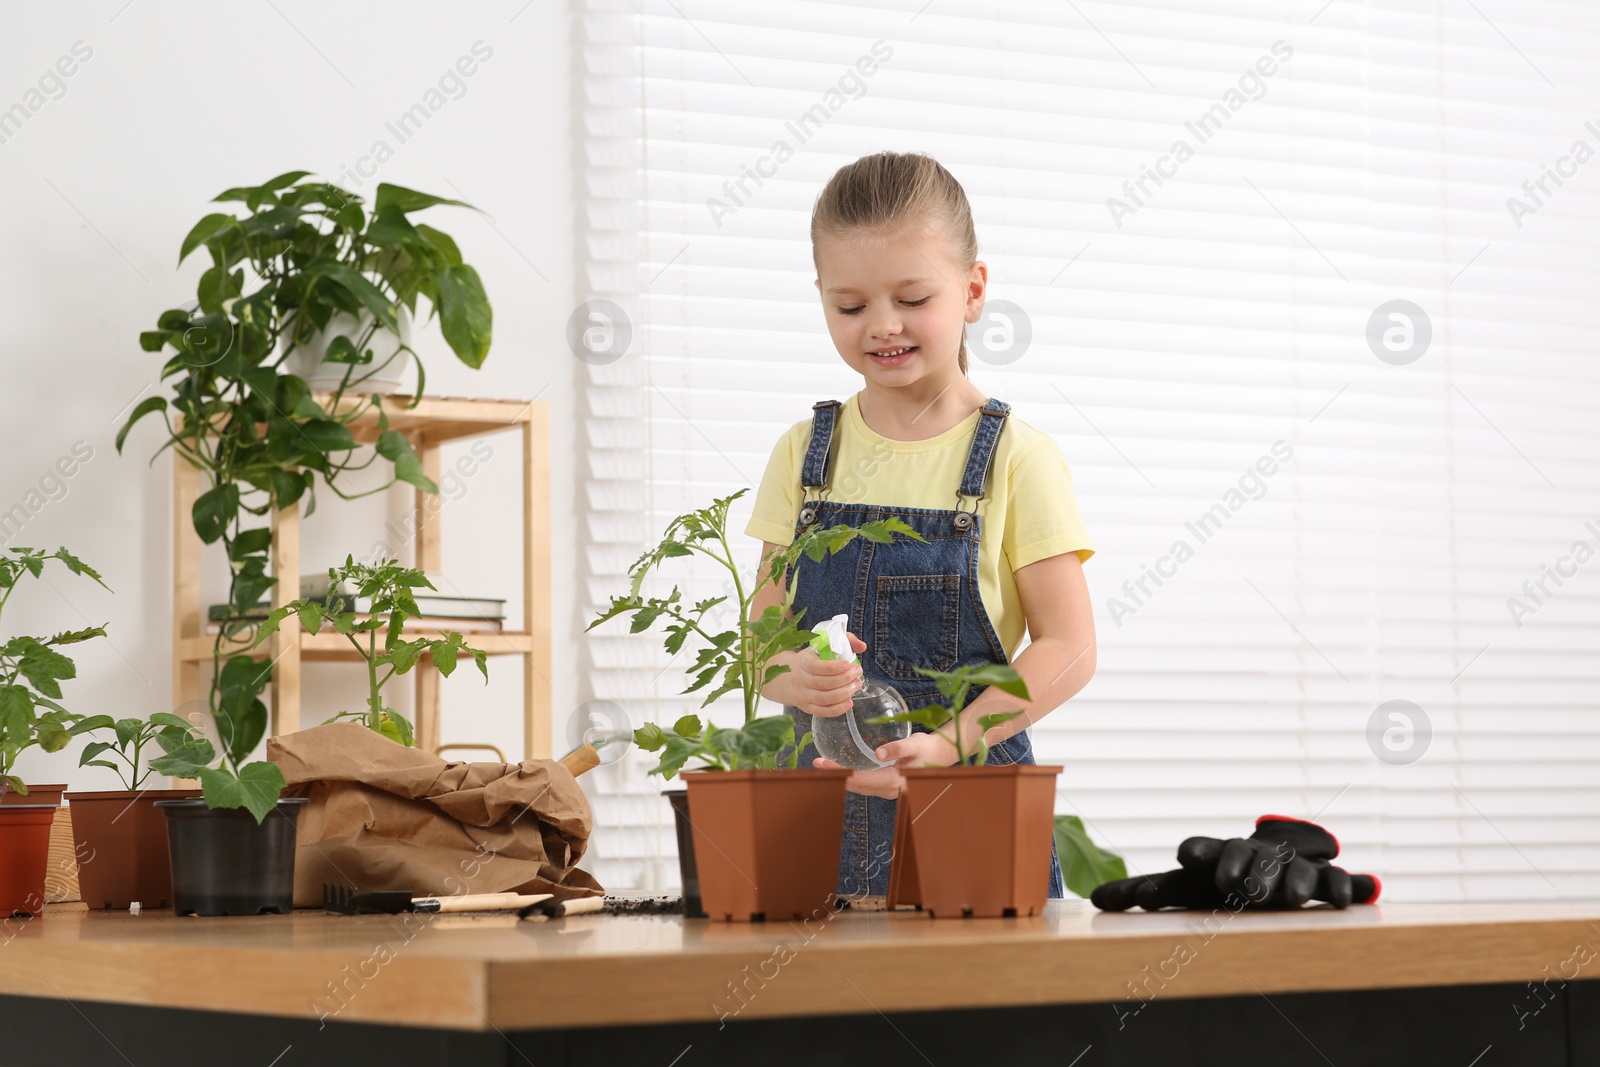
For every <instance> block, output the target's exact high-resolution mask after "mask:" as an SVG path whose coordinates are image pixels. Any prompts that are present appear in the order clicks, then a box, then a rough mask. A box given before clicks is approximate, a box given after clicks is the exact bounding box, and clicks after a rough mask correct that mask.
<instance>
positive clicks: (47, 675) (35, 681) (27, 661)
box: [17, 644, 78, 700]
mask: <svg viewBox="0 0 1600 1067" xmlns="http://www.w3.org/2000/svg"><path fill="white" fill-rule="evenodd" d="M17 670H18V671H19V672H20V673H21V674H22V676H23V677H24V678H26V679H28V682H29V684H30V685H32V686H33V687H34V688H35V689H37V690H38V691H39V692H41V693H43V694H44V695H45V696H47V697H55V698H56V699H57V700H60V699H61V686H59V685H57V684H56V683H57V682H58V681H60V680H62V679H66V678H75V677H77V674H78V668H77V667H75V666H74V665H73V663H72V661H71V660H70V659H68V658H67V657H65V656H63V655H62V654H61V653H59V652H57V651H55V650H54V649H52V648H47V647H46V646H44V645H39V644H34V645H29V646H28V650H27V651H26V652H24V653H23V654H22V659H21V660H20V661H19V662H18V664H17Z"/></svg>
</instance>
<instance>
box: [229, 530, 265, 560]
mask: <svg viewBox="0 0 1600 1067" xmlns="http://www.w3.org/2000/svg"><path fill="white" fill-rule="evenodd" d="M271 547H272V530H271V529H270V528H268V527H265V526H263V527H261V528H260V529H258V530H242V531H240V533H239V536H238V537H235V538H234V539H233V545H232V547H230V548H229V549H228V558H229V559H232V560H233V561H234V562H235V563H237V562H238V561H240V560H242V559H244V558H245V557H246V556H258V555H260V554H261V553H263V552H265V551H267V550H268V549H269V548H271Z"/></svg>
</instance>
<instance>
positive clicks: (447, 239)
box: [416, 222, 461, 267]
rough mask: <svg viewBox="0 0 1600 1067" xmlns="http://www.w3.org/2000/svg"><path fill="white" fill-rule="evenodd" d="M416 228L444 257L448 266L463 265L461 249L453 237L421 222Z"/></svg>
mask: <svg viewBox="0 0 1600 1067" xmlns="http://www.w3.org/2000/svg"><path fill="white" fill-rule="evenodd" d="M416 226H417V232H418V233H420V234H421V235H422V236H423V237H424V238H425V239H426V240H427V242H428V243H429V244H430V245H432V246H433V247H434V249H435V250H436V251H437V252H438V253H439V254H440V255H441V256H443V257H444V261H445V265H446V266H449V267H459V266H460V265H461V249H459V248H457V247H456V242H455V239H454V238H453V237H451V236H450V235H449V234H447V233H441V232H440V231H438V230H436V229H434V228H433V227H432V226H429V225H427V224H426V223H421V222H419V223H417V224H416Z"/></svg>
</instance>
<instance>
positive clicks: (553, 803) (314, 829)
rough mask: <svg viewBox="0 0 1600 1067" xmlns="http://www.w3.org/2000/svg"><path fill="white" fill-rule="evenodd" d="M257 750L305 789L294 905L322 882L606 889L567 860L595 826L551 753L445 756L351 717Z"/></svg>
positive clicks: (566, 892) (499, 889)
mask: <svg viewBox="0 0 1600 1067" xmlns="http://www.w3.org/2000/svg"><path fill="white" fill-rule="evenodd" d="M267 758H268V759H270V760H272V762H274V763H276V764H277V765H278V768H279V769H280V770H281V771H283V776H284V778H285V779H287V781H288V783H289V785H288V788H287V789H285V790H284V794H283V795H284V796H289V797H294V796H303V797H308V798H309V800H310V803H308V804H307V805H306V806H305V807H304V808H302V809H301V810H300V820H299V827H298V833H297V835H296V837H297V840H298V845H297V847H296V849H295V869H294V902H295V906H296V907H315V906H317V905H320V904H321V903H322V883H323V882H333V883H336V884H339V885H347V886H352V887H353V888H355V889H356V890H357V891H359V892H366V891H368V890H376V889H408V890H410V891H411V892H412V894H413V895H414V896H419V897H420V896H456V895H459V894H462V893H503V892H517V893H553V894H555V896H557V897H559V898H561V899H573V898H577V897H593V896H601V895H603V894H604V892H605V891H604V890H603V889H602V888H601V886H600V883H599V882H597V881H595V880H594V878H593V877H592V876H590V875H589V874H588V873H587V872H585V871H581V870H578V869H577V868H576V867H575V866H574V864H576V863H577V862H578V860H579V859H580V858H581V857H582V856H583V851H584V847H585V846H586V845H587V844H588V841H589V832H590V831H591V830H592V829H593V827H594V816H593V813H592V812H591V811H590V808H589V799H588V797H586V796H584V793H583V790H582V789H581V788H579V786H578V782H577V779H575V778H573V777H572V774H571V772H569V771H568V770H567V769H566V768H565V767H563V766H562V765H561V764H560V763H558V762H556V761H555V760H526V761H524V762H522V763H462V762H451V761H448V760H445V759H443V758H442V757H440V756H435V755H432V754H431V753H428V752H424V751H423V750H421V749H416V748H407V747H405V746H404V745H398V744H396V743H394V742H393V741H390V740H389V739H388V738H386V737H383V736H382V735H381V734H378V733H375V732H374V731H372V730H369V729H368V728H367V727H365V726H363V725H361V724H360V723H354V722H335V723H326V724H324V725H322V726H313V727H311V728H310V729H308V730H301V731H299V732H298V733H292V734H285V735H284V736H282V737H271V738H268V739H267Z"/></svg>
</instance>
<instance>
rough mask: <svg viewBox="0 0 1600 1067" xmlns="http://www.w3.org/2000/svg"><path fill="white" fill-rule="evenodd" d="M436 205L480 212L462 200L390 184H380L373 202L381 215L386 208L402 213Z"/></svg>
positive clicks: (375, 209)
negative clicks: (447, 198)
mask: <svg viewBox="0 0 1600 1067" xmlns="http://www.w3.org/2000/svg"><path fill="white" fill-rule="evenodd" d="M436 204H453V205H455V206H456V207H465V208H472V210H473V211H476V210H478V209H477V208H475V207H472V205H471V204H468V203H466V202H465V201H462V200H446V199H444V198H443V197H440V196H433V195H431V194H429V193H419V192H417V191H416V190H415V189H406V188H404V187H402V186H399V185H390V184H389V183H388V182H379V183H378V193H377V197H376V198H375V199H374V200H373V202H372V209H373V211H375V212H380V213H381V212H382V211H383V209H384V208H388V207H394V208H398V209H400V210H401V211H421V210H422V209H423V208H425V207H433V206H434V205H436Z"/></svg>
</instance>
